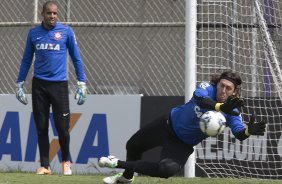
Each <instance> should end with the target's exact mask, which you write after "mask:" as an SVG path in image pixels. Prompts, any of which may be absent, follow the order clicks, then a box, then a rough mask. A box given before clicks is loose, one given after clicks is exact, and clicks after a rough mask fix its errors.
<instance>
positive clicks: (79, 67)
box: [67, 27, 86, 82]
mask: <svg viewBox="0 0 282 184" xmlns="http://www.w3.org/2000/svg"><path fill="white" fill-rule="evenodd" d="M68 30H69V32H68V40H67V47H68V49H69V54H70V56H71V59H72V62H73V65H74V68H75V73H76V76H77V80H78V81H82V82H86V78H85V74H84V68H83V67H84V66H83V62H82V60H81V57H80V53H79V49H78V46H77V42H76V38H75V35H74V32H73V30H72V28H71V27H69V29H68Z"/></svg>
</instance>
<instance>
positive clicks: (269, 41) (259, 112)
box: [197, 0, 282, 179]
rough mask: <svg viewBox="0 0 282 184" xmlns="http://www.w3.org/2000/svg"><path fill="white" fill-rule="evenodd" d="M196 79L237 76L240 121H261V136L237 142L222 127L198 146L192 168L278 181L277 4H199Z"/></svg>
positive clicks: (215, 0) (271, 0) (218, 0)
mask: <svg viewBox="0 0 282 184" xmlns="http://www.w3.org/2000/svg"><path fill="white" fill-rule="evenodd" d="M198 3H199V4H198V42H197V43H198V46H197V53H198V66H197V69H198V70H197V77H198V81H199V82H200V81H202V80H208V79H209V76H210V74H214V73H220V72H222V71H225V70H234V71H237V72H239V74H240V76H241V78H242V80H243V84H242V87H241V94H242V96H243V98H244V99H245V107H244V108H243V110H242V117H243V120H244V122H246V123H247V122H248V121H249V119H250V116H251V115H252V114H255V115H256V117H257V121H261V120H263V119H264V120H266V121H267V123H268V125H267V132H266V134H265V135H264V136H251V137H250V138H249V139H247V140H245V141H243V142H239V141H238V140H236V139H235V137H234V136H233V135H232V133H231V132H230V129H228V128H227V129H226V130H225V131H224V133H223V134H222V135H220V136H219V137H218V138H217V139H216V138H209V139H207V140H206V141H204V142H203V143H201V144H199V145H198V146H197V166H198V169H199V170H200V172H202V173H205V174H206V175H208V176H218V177H247V178H263V179H278V178H279V179H281V178H282V170H281V153H282V152H281V150H282V149H281V146H282V145H281V128H282V127H281V120H282V115H281V112H282V106H281V105H282V104H281V97H282V96H281V92H282V91H281V85H282V83H281V69H280V67H281V66H280V60H281V57H282V52H281V50H282V48H281V46H282V45H281V41H282V29H281V25H282V11H281V8H282V2H281V1H280V0H264V1H263V0H260V1H259V0H251V1H245V0H232V1H231V0H230V1H227V0H201V1H198Z"/></svg>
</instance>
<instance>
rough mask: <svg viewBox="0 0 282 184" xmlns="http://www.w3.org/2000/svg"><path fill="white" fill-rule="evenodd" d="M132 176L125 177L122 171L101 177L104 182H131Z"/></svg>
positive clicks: (107, 183)
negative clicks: (129, 177) (130, 177)
mask: <svg viewBox="0 0 282 184" xmlns="http://www.w3.org/2000/svg"><path fill="white" fill-rule="evenodd" d="M133 180H134V177H133V178H132V179H127V178H125V177H124V176H123V175H122V173H118V174H116V175H114V176H109V177H106V178H104V179H103V182H104V184H117V183H132V182H133Z"/></svg>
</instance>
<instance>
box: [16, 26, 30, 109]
mask: <svg viewBox="0 0 282 184" xmlns="http://www.w3.org/2000/svg"><path fill="white" fill-rule="evenodd" d="M31 38H32V37H31V31H29V33H28V36H27V40H26V45H25V50H24V54H23V58H22V61H21V66H20V71H19V75H18V79H17V82H16V98H17V99H18V100H19V101H20V102H21V103H22V104H24V105H26V104H28V101H27V98H26V95H25V92H24V89H23V85H24V81H25V79H26V76H27V74H28V71H29V69H30V66H31V64H32V60H33V55H34V46H33V43H32V39H31Z"/></svg>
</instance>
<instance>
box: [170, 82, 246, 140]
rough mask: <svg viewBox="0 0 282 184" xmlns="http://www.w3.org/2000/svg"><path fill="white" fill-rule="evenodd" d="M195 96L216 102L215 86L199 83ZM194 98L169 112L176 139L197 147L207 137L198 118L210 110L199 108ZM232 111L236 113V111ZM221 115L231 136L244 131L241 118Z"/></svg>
mask: <svg viewBox="0 0 282 184" xmlns="http://www.w3.org/2000/svg"><path fill="white" fill-rule="evenodd" d="M195 95H196V96H197V97H205V98H212V99H213V100H216V86H215V85H214V84H211V83H206V82H204V83H201V84H200V85H199V86H198V87H197V89H196V90H195V92H194V96H195ZM194 96H193V97H192V98H191V100H190V101H189V102H187V103H186V104H184V105H181V106H178V107H175V108H173V109H172V110H171V112H170V116H171V121H172V126H173V129H174V131H175V133H176V135H177V137H178V138H179V139H180V140H182V141H183V142H185V143H187V144H190V145H197V144H198V143H200V142H201V141H202V140H204V139H206V138H207V137H208V136H207V135H205V134H204V133H203V132H202V131H201V129H200V126H199V117H200V116H201V115H202V114H203V113H205V112H206V111H209V110H210V109H205V108H201V107H199V106H198V105H197V104H196V99H195V98H194ZM234 110H237V112H238V109H234ZM223 114H224V116H225V118H226V126H228V127H229V128H230V129H231V131H232V133H233V134H234V133H237V132H241V131H243V130H244V129H245V126H244V124H243V122H242V117H241V116H232V115H228V114H225V113H223Z"/></svg>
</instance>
